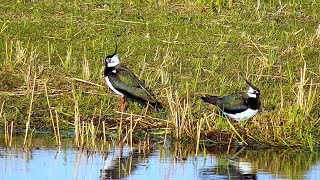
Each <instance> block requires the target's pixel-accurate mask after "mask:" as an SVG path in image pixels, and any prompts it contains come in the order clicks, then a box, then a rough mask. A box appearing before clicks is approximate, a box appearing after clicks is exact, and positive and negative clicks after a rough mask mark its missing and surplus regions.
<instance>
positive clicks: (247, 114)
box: [223, 109, 258, 121]
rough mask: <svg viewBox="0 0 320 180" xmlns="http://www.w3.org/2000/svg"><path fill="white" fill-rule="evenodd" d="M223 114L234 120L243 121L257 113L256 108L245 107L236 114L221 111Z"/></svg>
mask: <svg viewBox="0 0 320 180" xmlns="http://www.w3.org/2000/svg"><path fill="white" fill-rule="evenodd" d="M223 113H224V114H225V115H227V116H228V117H229V118H231V119H234V120H236V121H244V120H246V119H249V118H251V117H253V116H254V115H256V114H257V113H258V109H256V110H252V109H247V110H245V111H243V112H241V113H237V114H229V113H225V112H223Z"/></svg>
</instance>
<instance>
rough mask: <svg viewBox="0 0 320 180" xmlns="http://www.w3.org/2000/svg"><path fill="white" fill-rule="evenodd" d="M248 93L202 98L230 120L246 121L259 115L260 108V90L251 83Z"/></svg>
mask: <svg viewBox="0 0 320 180" xmlns="http://www.w3.org/2000/svg"><path fill="white" fill-rule="evenodd" d="M245 81H246V82H247V83H248V84H249V89H248V92H247V93H243V94H232V95H229V96H210V95H205V96H203V97H201V99H202V100H203V101H204V102H208V103H210V104H213V105H216V106H218V107H219V109H220V110H221V112H222V113H223V114H225V115H226V116H227V117H229V118H230V119H233V120H236V121H244V120H246V119H250V118H251V117H253V116H254V115H256V114H257V112H258V110H259V107H260V100H259V96H260V90H259V89H258V88H257V87H255V86H253V85H252V84H251V83H249V82H248V81H247V80H245Z"/></svg>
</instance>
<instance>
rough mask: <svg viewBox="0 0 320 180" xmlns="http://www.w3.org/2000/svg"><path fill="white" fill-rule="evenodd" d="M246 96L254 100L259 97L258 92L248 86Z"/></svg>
mask: <svg viewBox="0 0 320 180" xmlns="http://www.w3.org/2000/svg"><path fill="white" fill-rule="evenodd" d="M247 94H248V96H249V97H252V98H256V97H257V96H259V95H260V91H259V90H257V89H253V88H252V87H251V86H249V89H248V92H247Z"/></svg>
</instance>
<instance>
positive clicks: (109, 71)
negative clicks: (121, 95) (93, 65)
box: [104, 66, 115, 77]
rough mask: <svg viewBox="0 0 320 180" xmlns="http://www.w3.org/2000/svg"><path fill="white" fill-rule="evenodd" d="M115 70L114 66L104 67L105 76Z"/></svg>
mask: <svg viewBox="0 0 320 180" xmlns="http://www.w3.org/2000/svg"><path fill="white" fill-rule="evenodd" d="M113 70H115V68H114V67H108V66H106V68H105V69H104V77H106V76H108V74H109V73H111V72H112V71H113Z"/></svg>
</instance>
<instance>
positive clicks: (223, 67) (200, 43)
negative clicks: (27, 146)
mask: <svg viewBox="0 0 320 180" xmlns="http://www.w3.org/2000/svg"><path fill="white" fill-rule="evenodd" d="M0 8H1V12H0V38H1V39H0V63H1V66H0V83H1V87H0V91H1V92H0V103H1V104H0V105H1V123H0V125H1V127H3V129H5V130H6V132H9V131H10V123H11V122H14V123H13V126H14V128H15V129H19V128H20V129H26V128H27V129H28V132H27V133H28V134H30V132H32V130H50V131H52V132H53V134H58V130H59V131H64V132H66V131H70V130H71V131H74V132H75V134H76V135H81V133H84V132H87V133H90V134H91V135H92V136H93V137H99V138H102V136H100V135H99V134H101V133H102V132H105V133H102V134H104V135H105V136H106V138H117V137H119V131H118V130H119V129H121V130H123V131H122V132H123V133H124V134H123V135H122V136H120V138H125V137H129V136H126V135H132V136H134V137H138V138H145V137H152V138H158V139H163V140H165V138H168V137H171V138H177V139H188V140H190V139H191V140H195V141H196V140H197V139H200V140H207V139H210V140H211V141H213V142H224V143H228V142H238V141H243V142H244V143H247V144H264V145H274V146H302V147H307V148H310V149H314V148H315V147H317V146H318V145H319V142H320V141H319V136H320V134H319V133H320V129H319V128H318V126H319V120H320V119H319V111H320V108H319V107H320V106H319V102H320V98H319V91H318V90H317V87H318V85H319V82H320V66H319V64H320V51H319V45H320V29H318V31H317V28H318V25H319V23H320V22H319V18H320V17H319V16H320V5H319V3H316V1H312V0H308V1H303V0H298V1H285V2H282V3H279V1H268V2H266V1H257V2H252V1H243V2H241V3H240V2H236V3H235V2H233V3H231V1H229V2H221V3H220V4H215V3H209V2H205V1H195V2H187V1H181V2H175V3H174V2H171V3H169V2H166V1H160V2H151V1H146V2H142V1H126V2H122V3H119V2H118V1H108V3H104V2H103V1H97V2H96V1H95V2H91V1H72V2H69V1H60V2H56V1H49V0H48V1H40V2H29V1H28V2H23V1H22V2H21V1H17V2H11V1H2V3H1V4H0ZM116 42H117V43H118V44H119V50H118V52H119V54H120V59H121V61H122V63H123V64H125V65H126V66H127V67H129V68H130V69H132V71H133V72H135V74H136V75H137V76H139V77H140V78H142V79H144V80H145V81H146V84H148V85H149V86H150V87H151V89H153V91H154V93H155V94H156V95H157V97H158V98H159V100H160V101H161V102H163V103H164V104H165V106H166V107H167V110H165V111H147V110H146V109H145V108H141V106H139V105H138V104H135V103H128V108H127V111H126V114H121V113H119V112H117V111H116V110H117V108H118V105H119V101H120V98H119V97H117V96H114V94H113V93H112V92H111V91H110V90H108V88H107V87H106V85H105V82H104V77H103V68H104V67H103V60H104V57H105V56H106V55H107V54H110V53H112V52H113V51H114V45H115V43H116ZM240 74H241V75H244V76H245V77H246V78H248V79H249V80H250V81H251V82H252V83H253V84H254V85H255V86H257V87H259V88H260V90H261V94H262V97H261V98H262V99H261V101H262V108H261V111H260V112H259V114H258V115H257V116H256V117H254V118H253V119H252V120H250V121H249V122H248V123H247V124H246V126H245V127H243V126H241V125H239V124H236V123H230V122H228V120H227V119H225V118H224V117H220V116H218V115H217V114H215V113H214V112H215V108H214V107H213V106H210V105H208V104H205V103H203V102H201V100H200V98H199V97H200V96H201V94H205V93H208V94H212V95H227V94H230V93H233V92H239V91H240V92H242V91H246V89H247V85H246V84H245V82H244V81H243V80H242V79H241V76H240ZM120 124H121V128H120ZM57 126H58V127H59V128H57ZM103 127H104V128H103ZM85 129H86V130H87V131H85ZM103 137H104V136H103ZM79 143H80V142H79Z"/></svg>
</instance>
